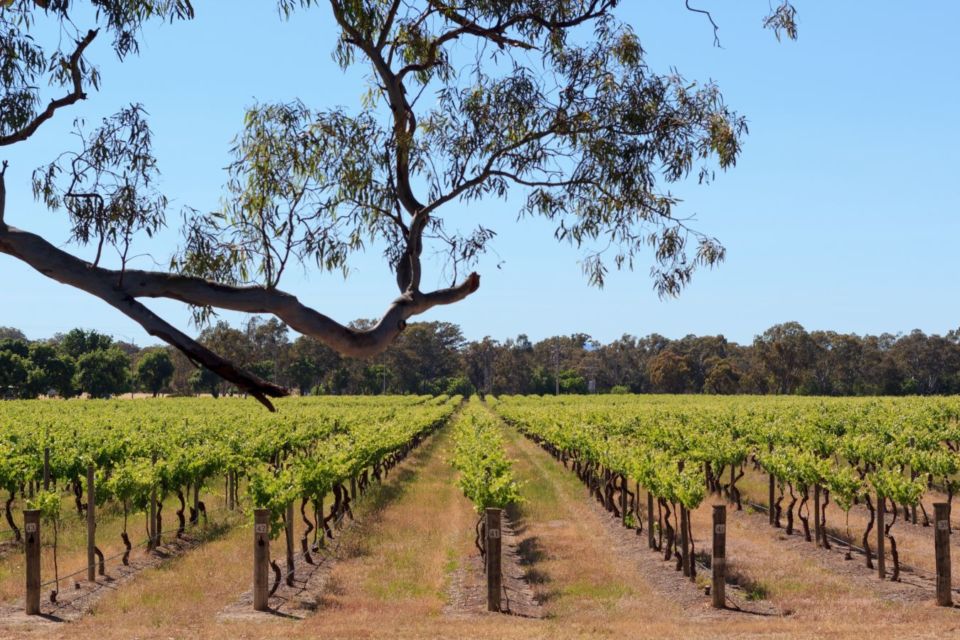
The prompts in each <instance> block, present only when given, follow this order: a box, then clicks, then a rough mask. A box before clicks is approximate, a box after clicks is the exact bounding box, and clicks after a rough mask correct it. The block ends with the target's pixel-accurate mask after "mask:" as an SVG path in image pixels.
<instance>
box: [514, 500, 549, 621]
mask: <svg viewBox="0 0 960 640" xmlns="http://www.w3.org/2000/svg"><path fill="white" fill-rule="evenodd" d="M505 511H506V515H507V521H508V522H509V523H510V527H511V528H512V529H513V533H514V535H516V536H517V537H518V538H519V537H521V536H523V534H524V533H526V531H527V524H526V517H525V515H524V512H523V505H522V504H511V505H509V506H508V507H507V508H506V509H505ZM517 555H518V556H519V558H520V567H521V568H522V569H523V580H524V582H526V583H527V584H529V585H531V586H534V587H537V588H536V589H535V590H534V599H535V601H536V603H537V604H538V605H542V604H544V603H545V602H548V601H549V600H552V599H553V598H555V597H556V596H557V595H559V593H560V592H559V590H557V589H547V588H546V587H545V586H544V585H546V584H548V583H550V582H551V578H550V574H548V573H547V572H546V571H544V570H542V569H540V568H538V566H537V565H538V564H539V563H540V562H542V561H543V560H545V559H546V557H547V553H546V551H545V550H544V548H543V545H542V544H541V541H540V538H538V537H537V536H529V537H526V538H522V539H521V540H520V542H519V543H518V544H517Z"/></svg>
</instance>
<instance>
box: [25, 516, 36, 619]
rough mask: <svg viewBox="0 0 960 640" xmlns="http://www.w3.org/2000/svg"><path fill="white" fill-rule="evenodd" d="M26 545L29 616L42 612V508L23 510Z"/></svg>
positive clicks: (27, 605) (27, 608) (27, 607)
mask: <svg viewBox="0 0 960 640" xmlns="http://www.w3.org/2000/svg"><path fill="white" fill-rule="evenodd" d="M23 529H24V546H23V549H24V551H25V552H26V556H27V558H26V564H27V567H26V569H27V599H26V611H27V615H28V616H35V615H37V614H39V613H40V510H39V509H25V510H24V512H23Z"/></svg>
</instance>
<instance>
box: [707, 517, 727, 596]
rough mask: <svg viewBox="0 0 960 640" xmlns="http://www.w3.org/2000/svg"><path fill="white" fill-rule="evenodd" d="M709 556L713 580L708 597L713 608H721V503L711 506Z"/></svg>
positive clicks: (724, 533) (724, 534)
mask: <svg viewBox="0 0 960 640" xmlns="http://www.w3.org/2000/svg"><path fill="white" fill-rule="evenodd" d="M711 557H712V562H711V568H712V574H713V578H712V579H713V582H712V584H711V586H710V597H711V598H712V601H713V607H714V608H715V609H723V608H724V607H725V606H726V601H727V594H726V584H727V507H726V506H725V505H722V504H717V505H714V506H713V554H712V556H711Z"/></svg>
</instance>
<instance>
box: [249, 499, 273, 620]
mask: <svg viewBox="0 0 960 640" xmlns="http://www.w3.org/2000/svg"><path fill="white" fill-rule="evenodd" d="M269 601H270V510H269V509H255V510H254V512H253V608H254V610H255V611H267V610H268V608H269Z"/></svg>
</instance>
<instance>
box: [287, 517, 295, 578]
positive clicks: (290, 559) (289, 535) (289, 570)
mask: <svg viewBox="0 0 960 640" xmlns="http://www.w3.org/2000/svg"><path fill="white" fill-rule="evenodd" d="M286 519H287V523H286V524H287V526H286V527H285V533H286V541H287V586H290V587H292V586H293V578H294V560H293V501H291V502H290V504H288V505H287V518H286Z"/></svg>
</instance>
